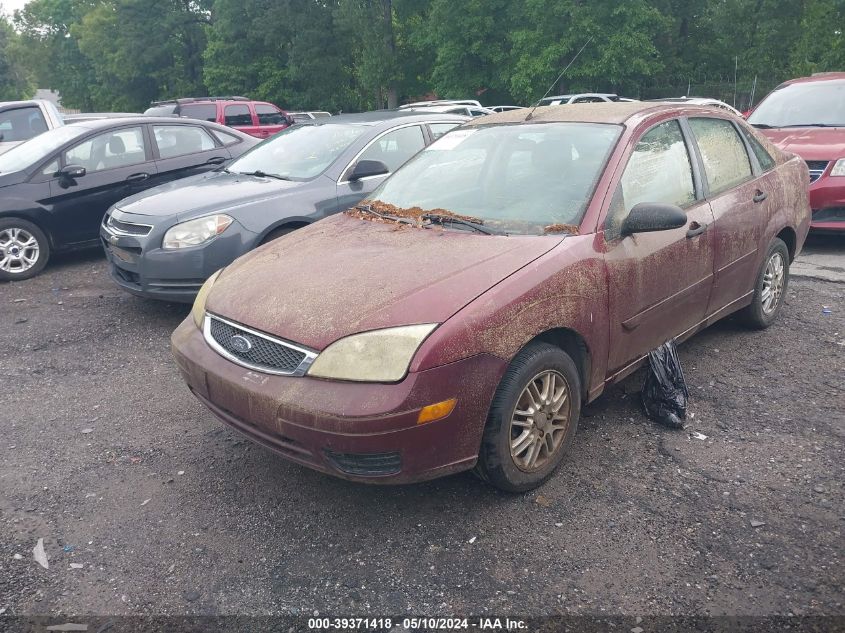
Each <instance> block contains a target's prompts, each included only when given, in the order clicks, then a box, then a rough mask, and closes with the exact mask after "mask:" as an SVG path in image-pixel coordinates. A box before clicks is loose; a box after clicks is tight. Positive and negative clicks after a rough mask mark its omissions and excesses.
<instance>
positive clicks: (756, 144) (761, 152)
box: [743, 130, 775, 171]
mask: <svg viewBox="0 0 845 633" xmlns="http://www.w3.org/2000/svg"><path fill="white" fill-rule="evenodd" d="M743 132H744V133H745V138H747V139H748V144H749V145H751V151H753V152H754V155H755V156H756V157H757V162H758V163H760V167H761V168H762V169H763V171H769V170H770V169H771V168H772V167H774V166H775V159H774V158H772V157H771V155H770V154H769V152H767V151H766V148H765V147H763V144H762V143H760V141H758V140H757V139H756V137H755V136H754V135H753V134H751V133H750V132H748V131H747V130H743Z"/></svg>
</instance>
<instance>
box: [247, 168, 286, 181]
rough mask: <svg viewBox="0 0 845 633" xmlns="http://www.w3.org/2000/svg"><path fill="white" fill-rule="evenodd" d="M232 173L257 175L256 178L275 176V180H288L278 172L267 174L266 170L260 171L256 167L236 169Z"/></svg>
mask: <svg viewBox="0 0 845 633" xmlns="http://www.w3.org/2000/svg"><path fill="white" fill-rule="evenodd" d="M234 173H236V174H240V175H241V176H257V177H258V178H275V179H276V180H290V178H288V177H286V176H282V175H280V174H268V173H266V172H263V171H261V170H260V169H256V170H255V171H238V172H234Z"/></svg>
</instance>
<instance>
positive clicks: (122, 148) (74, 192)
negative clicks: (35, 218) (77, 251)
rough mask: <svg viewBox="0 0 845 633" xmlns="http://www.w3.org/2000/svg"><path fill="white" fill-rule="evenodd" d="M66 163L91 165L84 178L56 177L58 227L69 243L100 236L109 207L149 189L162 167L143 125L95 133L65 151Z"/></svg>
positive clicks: (53, 198)
mask: <svg viewBox="0 0 845 633" xmlns="http://www.w3.org/2000/svg"><path fill="white" fill-rule="evenodd" d="M62 165H63V166H64V165H79V166H82V167H84V168H85V170H86V173H85V175H84V176H82V177H80V178H76V179H69V178H63V177H59V178H54V179H52V180H51V181H50V204H49V206H50V207H51V208H52V212H53V219H54V226H55V232H56V234H59V235H62V236H64V242H65V244H67V245H70V244H76V243H82V242H88V241H91V240H96V239H97V236H98V235H99V226H100V222H101V221H102V219H103V216H104V215H105V213H106V210H108V208H109V207H110V206H111V205H113V204H114V203H115V202H117V201H119V200H122V199H123V198H125V197H127V196H130V195H132V194H133V193H137V192H139V191H142V190H143V189H145V188H146V187H147V186H148V182H147V181H148V180H150V178H151V177H152V176H154V174H155V172H156V166H155V162H154V161H153V160H152V154H151V152H150V149H149V147H148V144H147V141H146V138H145V135H144V126H143V125H137V126H133V127H124V128H118V129H113V130H109V131H108V132H103V133H101V134H97V135H96V136H92V137H89V138H87V139H85V140H84V141H82V142H81V143H79V144H77V145H75V146H74V147H72V148H70V149H68V150H66V151H65V152H64V153H63V156H62Z"/></svg>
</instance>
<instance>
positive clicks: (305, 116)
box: [288, 110, 332, 123]
mask: <svg viewBox="0 0 845 633" xmlns="http://www.w3.org/2000/svg"><path fill="white" fill-rule="evenodd" d="M331 115H332V113H331V112H325V111H324V110H309V111H307V112H288V116H289V117H290V118H292V119H293V121H294V123H302V122H303V121H311V120H312V119H322V118H325V117H329V116H331Z"/></svg>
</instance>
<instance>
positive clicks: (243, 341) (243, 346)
mask: <svg viewBox="0 0 845 633" xmlns="http://www.w3.org/2000/svg"><path fill="white" fill-rule="evenodd" d="M229 344H230V345H231V346H232V349H233V350H234V351H236V352H237V353H238V354H246V353H247V352H248V351H249V350H251V349H252V341H250V340H249V339H248V338H247V337H245V336H241V335H240V334H235V335H234V336H233V337H232V338H230V339H229Z"/></svg>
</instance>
